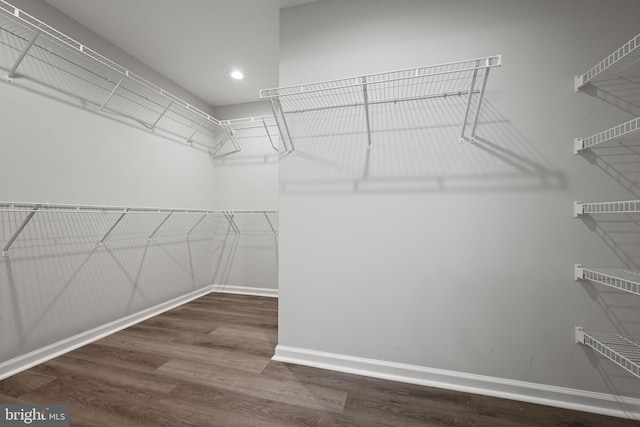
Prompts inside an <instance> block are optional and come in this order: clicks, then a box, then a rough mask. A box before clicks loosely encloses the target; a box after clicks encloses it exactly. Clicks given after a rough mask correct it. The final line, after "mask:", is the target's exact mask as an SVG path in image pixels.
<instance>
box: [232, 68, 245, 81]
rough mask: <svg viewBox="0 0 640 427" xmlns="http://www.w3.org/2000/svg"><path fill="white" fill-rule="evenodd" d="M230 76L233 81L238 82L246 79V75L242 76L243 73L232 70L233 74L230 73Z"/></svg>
mask: <svg viewBox="0 0 640 427" xmlns="http://www.w3.org/2000/svg"><path fill="white" fill-rule="evenodd" d="M229 75H230V76H231V78H232V79H236V80H242V79H243V78H244V74H242V72H241V71H238V70H232V71H231V72H229Z"/></svg>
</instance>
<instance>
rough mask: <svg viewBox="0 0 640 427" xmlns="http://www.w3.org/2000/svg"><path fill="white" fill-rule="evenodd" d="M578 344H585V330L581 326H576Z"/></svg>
mask: <svg viewBox="0 0 640 427" xmlns="http://www.w3.org/2000/svg"><path fill="white" fill-rule="evenodd" d="M575 340H576V344H584V331H583V330H582V327H581V326H576V329H575Z"/></svg>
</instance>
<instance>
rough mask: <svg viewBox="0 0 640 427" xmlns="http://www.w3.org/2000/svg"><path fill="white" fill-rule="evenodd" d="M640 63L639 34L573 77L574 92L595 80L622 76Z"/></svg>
mask: <svg viewBox="0 0 640 427" xmlns="http://www.w3.org/2000/svg"><path fill="white" fill-rule="evenodd" d="M639 63H640V34H638V35H637V36H635V37H634V38H632V39H631V40H629V41H628V42H626V43H625V44H623V45H622V46H620V47H619V48H618V49H616V50H615V51H613V53H611V54H609V55H608V56H607V57H606V58H604V59H603V60H601V61H600V62H598V63H597V64H596V65H594V66H593V67H591V68H590V69H589V70H587V72H586V73H584V74H580V75H578V76H576V77H575V90H576V92H577V91H579V90H581V89H582V88H583V87H585V86H586V85H588V84H589V83H591V82H593V81H595V80H596V79H605V78H610V77H612V76H620V75H624V73H625V72H628V71H629V70H630V68H631V67H634V66H635V65H637V64H639Z"/></svg>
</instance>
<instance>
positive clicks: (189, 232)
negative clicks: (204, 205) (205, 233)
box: [187, 212, 209, 237]
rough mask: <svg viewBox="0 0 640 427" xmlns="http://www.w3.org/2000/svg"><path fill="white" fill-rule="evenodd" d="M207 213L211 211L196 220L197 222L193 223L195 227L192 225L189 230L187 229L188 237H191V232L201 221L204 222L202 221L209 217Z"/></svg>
mask: <svg viewBox="0 0 640 427" xmlns="http://www.w3.org/2000/svg"><path fill="white" fill-rule="evenodd" d="M207 215H209V212H207V213H206V214H204V215H202V218H200V219H199V220H198V222H196V223H195V224H193V227H191V228H190V229H189V231H187V237H189V234H191V232H192V231H193V230H195V229H196V227H197V226H199V225H200V223H201V222H202V221H203V220H204V219H205V218H206V217H207Z"/></svg>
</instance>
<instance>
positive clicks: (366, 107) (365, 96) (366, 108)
mask: <svg viewBox="0 0 640 427" xmlns="http://www.w3.org/2000/svg"><path fill="white" fill-rule="evenodd" d="M361 79H362V97H363V99H364V117H365V119H366V122H367V142H368V144H369V147H368V148H369V150H371V126H370V123H369V96H368V94H367V78H366V77H364V76H362V78H361Z"/></svg>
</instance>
